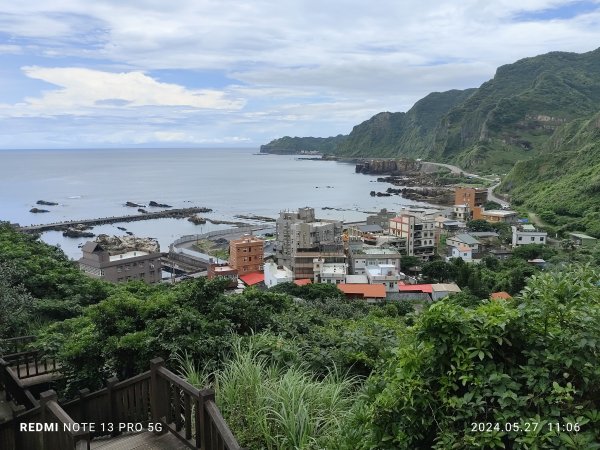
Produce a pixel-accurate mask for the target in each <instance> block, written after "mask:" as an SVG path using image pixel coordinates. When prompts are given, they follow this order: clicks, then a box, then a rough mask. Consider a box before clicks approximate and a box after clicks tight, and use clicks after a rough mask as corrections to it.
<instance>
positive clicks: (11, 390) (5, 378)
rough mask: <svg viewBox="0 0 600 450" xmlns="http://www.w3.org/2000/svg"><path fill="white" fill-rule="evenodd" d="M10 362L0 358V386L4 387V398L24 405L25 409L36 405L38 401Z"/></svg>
mask: <svg viewBox="0 0 600 450" xmlns="http://www.w3.org/2000/svg"><path fill="white" fill-rule="evenodd" d="M10 366H11V363H10V362H8V361H5V360H4V358H0V387H4V392H5V394H6V399H7V400H8V401H14V402H15V403H17V404H19V405H22V406H24V407H25V408H26V409H30V408H33V407H35V406H37V405H38V401H37V400H36V399H35V397H34V396H33V394H31V392H30V391H29V389H27V388H26V387H25V386H24V385H23V382H22V381H21V379H20V378H19V376H18V374H17V373H16V372H15V371H14V370H13V369H12V368H11V367H10Z"/></svg>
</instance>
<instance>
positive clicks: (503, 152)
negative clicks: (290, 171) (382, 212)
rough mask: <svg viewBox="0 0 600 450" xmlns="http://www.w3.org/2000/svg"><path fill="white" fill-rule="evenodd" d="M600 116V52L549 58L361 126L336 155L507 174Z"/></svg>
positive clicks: (519, 65) (511, 68) (500, 71)
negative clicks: (574, 126) (554, 138)
mask: <svg viewBox="0 0 600 450" xmlns="http://www.w3.org/2000/svg"><path fill="white" fill-rule="evenodd" d="M598 110H600V49H598V50H595V51H592V52H588V53H582V54H577V53H565V52H551V53H547V54H545V55H540V56H535V57H532V58H525V59H522V60H520V61H517V62H515V63H513V64H508V65H505V66H501V67H499V68H498V70H497V71H496V74H495V76H494V78H492V79H491V80H489V81H487V82H485V83H483V84H482V85H481V86H480V87H479V88H477V89H467V90H464V91H459V90H452V91H447V92H442V93H432V94H429V95H427V96H426V97H424V98H423V99H421V100H419V101H418V102H417V103H415V105H414V106H413V107H412V108H411V109H410V110H409V111H407V112H406V113H390V112H383V113H379V114H377V115H375V116H373V117H372V118H370V119H369V120H366V121H365V122H363V123H361V124H359V125H356V126H355V127H354V128H353V129H352V131H351V133H350V134H349V135H348V137H347V138H346V139H344V138H342V137H341V136H340V137H339V138H340V140H339V141H338V142H335V143H334V144H333V145H334V147H333V149H332V150H331V151H334V152H335V154H337V155H339V156H356V157H395V156H409V157H410V156H416V157H423V158H427V159H431V160H436V161H442V162H453V163H456V164H457V165H459V166H461V167H464V168H467V169H476V170H489V171H494V172H504V171H508V170H509V169H510V168H511V167H512V166H513V165H514V163H515V162H517V161H520V160H525V159H529V158H531V157H534V156H535V155H537V154H538V152H539V151H540V150H541V149H542V148H543V145H544V143H545V142H546V141H547V140H548V139H549V137H550V136H551V135H552V133H553V132H554V130H555V129H556V128H557V127H559V126H560V125H563V124H565V123H568V122H570V121H572V120H574V119H576V118H581V117H587V116H589V115H590V114H593V113H595V112H597V111H598ZM283 139H291V138H283ZM293 139H300V138H293ZM326 139H331V138H326ZM326 139H325V140H326ZM280 141H281V140H276V141H273V142H271V143H269V144H267V147H268V146H277V145H280V144H281V142H280ZM292 143H293V142H292ZM331 143H332V142H331V141H327V145H330V144H331ZM326 151H328V150H326Z"/></svg>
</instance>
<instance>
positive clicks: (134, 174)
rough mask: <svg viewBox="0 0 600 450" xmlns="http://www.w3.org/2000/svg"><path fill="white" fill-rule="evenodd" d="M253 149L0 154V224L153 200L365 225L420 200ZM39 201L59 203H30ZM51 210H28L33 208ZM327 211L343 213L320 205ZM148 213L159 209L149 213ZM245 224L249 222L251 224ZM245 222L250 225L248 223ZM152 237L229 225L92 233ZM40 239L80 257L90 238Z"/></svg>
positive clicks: (222, 214) (338, 166) (323, 164)
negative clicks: (306, 212)
mask: <svg viewBox="0 0 600 450" xmlns="http://www.w3.org/2000/svg"><path fill="white" fill-rule="evenodd" d="M257 153H258V150H257V149H239V148H236V149H225V148H219V149H97V150H1V151H0V220H4V221H10V222H13V223H19V224H21V225H32V224H42V223H52V222H59V221H64V220H81V219H92V218H99V217H108V216H121V215H126V214H137V210H136V208H130V207H126V206H124V204H125V202H127V201H132V202H135V203H139V204H142V205H147V204H148V203H149V202H150V201H151V200H154V201H156V202H159V203H166V204H169V205H172V206H173V207H175V208H186V207H190V206H206V207H208V208H212V209H213V212H212V213H207V214H204V215H205V216H206V217H208V218H212V219H221V220H237V221H240V220H241V221H247V220H244V219H239V218H236V217H235V216H236V215H258V216H267V217H273V218H275V217H277V216H278V214H279V211H280V210H284V209H291V210H294V209H297V208H298V207H302V206H312V207H314V208H315V210H316V214H317V217H321V218H335V219H340V220H345V221H355V220H362V219H364V218H365V217H366V214H365V212H366V211H370V212H375V211H378V210H379V209H381V208H388V209H389V210H393V211H399V210H400V209H401V208H402V207H408V206H414V205H421V206H426V204H424V203H419V202H414V201H410V200H405V199H403V198H401V197H399V196H393V197H371V196H370V195H369V192H370V191H373V190H374V191H385V189H386V188H387V187H389V186H390V185H389V184H387V183H381V182H377V181H376V180H377V179H376V177H374V176H368V175H361V174H356V173H355V172H354V165H352V164H346V163H339V162H334V161H314V160H308V159H302V157H298V156H294V155H259V154H257ZM37 200H45V201H50V202H56V203H58V205H57V206H43V205H36V204H35V203H36V201H37ZM35 206H37V207H38V208H43V209H48V210H50V212H48V213H37V214H35V213H30V212H29V210H30V209H31V208H32V207H35ZM326 207H333V208H339V209H341V211H340V210H330V209H322V208H326ZM149 210H153V211H154V210H157V209H155V208H150V209H149ZM247 222H249V221H247ZM249 223H250V222H249ZM117 226H122V227H125V228H127V230H128V231H131V232H133V233H134V234H135V235H138V236H146V237H154V238H157V239H158V240H159V242H160V244H161V249H163V250H165V249H166V248H167V247H168V244H169V243H171V242H172V241H173V240H175V239H177V238H178V237H180V236H181V235H184V234H195V233H203V232H206V231H211V230H213V229H219V228H227V227H230V226H231V225H212V224H210V223H207V224H205V225H193V224H192V223H191V222H189V221H187V220H185V219H156V220H148V221H141V222H130V223H118V224H114V225H102V226H98V227H95V228H94V229H93V230H92V231H93V232H94V233H96V234H99V233H105V234H110V235H123V234H124V232H123V231H122V230H119V229H118V228H117ZM42 238H43V239H44V241H46V242H48V243H50V244H58V245H60V246H61V247H62V248H63V250H64V251H65V253H66V254H67V255H68V256H69V257H71V258H78V257H79V256H80V250H79V249H78V245H80V244H81V243H82V242H85V241H86V240H87V239H84V238H80V239H72V238H65V237H63V236H62V234H61V233H60V232H46V233H44V234H43V235H42Z"/></svg>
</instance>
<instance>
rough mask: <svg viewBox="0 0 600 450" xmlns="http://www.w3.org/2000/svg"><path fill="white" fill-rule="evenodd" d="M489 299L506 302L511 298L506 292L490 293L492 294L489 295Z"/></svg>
mask: <svg viewBox="0 0 600 450" xmlns="http://www.w3.org/2000/svg"><path fill="white" fill-rule="evenodd" d="M490 298H491V299H492V300H508V299H510V298H512V295H510V294H509V293H508V292H504V291H500V292H492V294H491V295H490Z"/></svg>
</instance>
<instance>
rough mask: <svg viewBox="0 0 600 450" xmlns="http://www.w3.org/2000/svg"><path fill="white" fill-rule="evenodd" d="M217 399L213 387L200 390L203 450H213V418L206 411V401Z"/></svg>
mask: <svg viewBox="0 0 600 450" xmlns="http://www.w3.org/2000/svg"><path fill="white" fill-rule="evenodd" d="M214 401H215V392H214V391H213V390H212V389H204V390H202V391H200V434H201V435H202V450H213V442H212V432H211V428H212V426H211V418H210V415H209V414H208V412H207V411H206V403H207V402H214Z"/></svg>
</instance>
